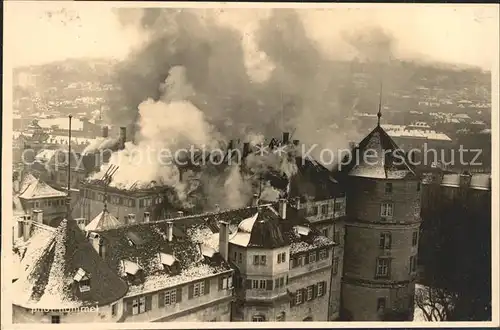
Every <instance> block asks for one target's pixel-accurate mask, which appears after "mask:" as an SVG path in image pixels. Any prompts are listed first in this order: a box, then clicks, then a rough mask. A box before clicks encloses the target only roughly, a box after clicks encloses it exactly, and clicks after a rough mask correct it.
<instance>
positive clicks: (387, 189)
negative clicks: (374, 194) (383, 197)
mask: <svg viewBox="0 0 500 330" xmlns="http://www.w3.org/2000/svg"><path fill="white" fill-rule="evenodd" d="M385 193H386V194H391V193H392V183H391V182H388V183H386V184H385Z"/></svg>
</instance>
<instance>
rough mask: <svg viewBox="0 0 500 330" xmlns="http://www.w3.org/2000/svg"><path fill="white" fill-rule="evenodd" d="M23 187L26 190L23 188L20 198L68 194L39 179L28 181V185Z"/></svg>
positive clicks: (51, 196) (63, 195)
mask: <svg viewBox="0 0 500 330" xmlns="http://www.w3.org/2000/svg"><path fill="white" fill-rule="evenodd" d="M22 188H24V190H21V191H20V195H19V198H21V199H39V198H53V197H65V196H66V193H65V192H62V191H59V190H56V189H54V188H52V187H51V186H49V185H48V184H46V183H45V182H43V181H41V180H39V179H35V180H34V181H31V182H30V183H29V184H28V182H26V187H22ZM22 188H21V189H22Z"/></svg>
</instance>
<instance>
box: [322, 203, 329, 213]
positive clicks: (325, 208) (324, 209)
mask: <svg viewBox="0 0 500 330" xmlns="http://www.w3.org/2000/svg"><path fill="white" fill-rule="evenodd" d="M321 214H323V215H327V214H328V204H323V205H321Z"/></svg>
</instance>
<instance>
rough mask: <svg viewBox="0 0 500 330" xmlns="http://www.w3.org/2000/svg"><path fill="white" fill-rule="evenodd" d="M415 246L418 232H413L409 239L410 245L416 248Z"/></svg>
mask: <svg viewBox="0 0 500 330" xmlns="http://www.w3.org/2000/svg"><path fill="white" fill-rule="evenodd" d="M417 244H418V231H414V232H413V235H412V237H411V245H412V246H417Z"/></svg>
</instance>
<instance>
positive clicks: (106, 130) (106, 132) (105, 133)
mask: <svg viewBox="0 0 500 330" xmlns="http://www.w3.org/2000/svg"><path fill="white" fill-rule="evenodd" d="M108 136H109V127H108V126H103V127H102V137H103V138H105V139H106V138H108Z"/></svg>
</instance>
